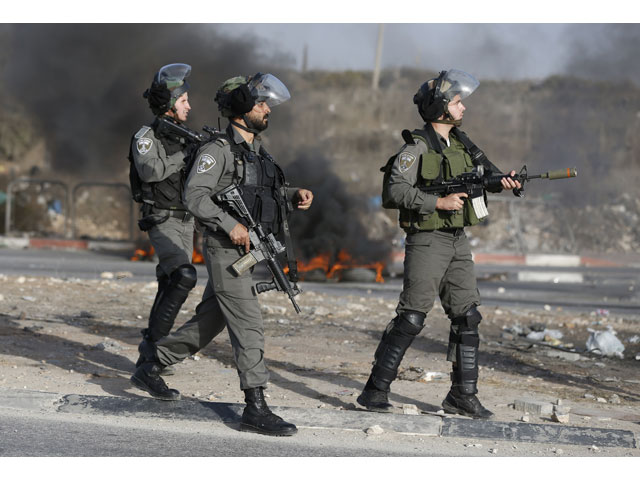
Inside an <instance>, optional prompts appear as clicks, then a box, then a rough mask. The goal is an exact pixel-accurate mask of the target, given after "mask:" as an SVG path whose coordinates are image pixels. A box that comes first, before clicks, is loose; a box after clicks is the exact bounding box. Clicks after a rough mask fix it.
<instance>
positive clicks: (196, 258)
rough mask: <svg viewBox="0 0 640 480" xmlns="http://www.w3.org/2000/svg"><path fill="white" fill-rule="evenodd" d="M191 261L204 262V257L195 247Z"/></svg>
mask: <svg viewBox="0 0 640 480" xmlns="http://www.w3.org/2000/svg"><path fill="white" fill-rule="evenodd" d="M191 263H196V264H198V263H204V257H203V256H202V254H201V253H200V252H199V251H198V250H196V249H195V248H194V249H193V254H192V255H191Z"/></svg>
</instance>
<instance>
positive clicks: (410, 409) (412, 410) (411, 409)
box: [402, 403, 420, 415]
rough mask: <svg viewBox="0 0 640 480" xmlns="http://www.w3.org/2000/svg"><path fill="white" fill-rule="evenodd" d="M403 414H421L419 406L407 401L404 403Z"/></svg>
mask: <svg viewBox="0 0 640 480" xmlns="http://www.w3.org/2000/svg"><path fill="white" fill-rule="evenodd" d="M402 414H403V415H420V412H419V411H418V407H416V406H415V405H413V404H412V403H405V404H404V405H402Z"/></svg>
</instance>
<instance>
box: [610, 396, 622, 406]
mask: <svg viewBox="0 0 640 480" xmlns="http://www.w3.org/2000/svg"><path fill="white" fill-rule="evenodd" d="M609 403H613V404H615V405H620V403H621V402H620V396H619V395H618V394H616V393H614V394H613V395H611V396H610V397H609Z"/></svg>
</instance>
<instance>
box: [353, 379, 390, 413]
mask: <svg viewBox="0 0 640 480" xmlns="http://www.w3.org/2000/svg"><path fill="white" fill-rule="evenodd" d="M357 401H358V403H359V404H360V405H362V406H363V407H364V408H366V409H367V410H371V411H372V412H380V413H387V412H389V411H390V410H391V409H392V408H393V405H391V404H390V403H389V397H388V393H387V392H385V391H384V390H380V389H379V388H376V386H375V385H374V384H373V381H372V380H371V377H369V380H368V381H367V384H366V385H365V386H364V390H363V391H362V393H361V394H360V396H359V397H358V399H357Z"/></svg>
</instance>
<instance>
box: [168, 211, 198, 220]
mask: <svg viewBox="0 0 640 480" xmlns="http://www.w3.org/2000/svg"><path fill="white" fill-rule="evenodd" d="M169 216H170V217H173V218H178V219H180V220H182V221H183V222H186V221H188V220H191V218H192V217H193V215H191V214H190V213H189V212H187V211H186V210H169Z"/></svg>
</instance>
